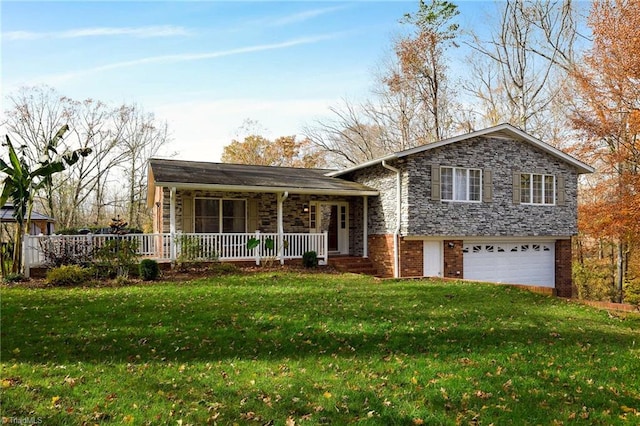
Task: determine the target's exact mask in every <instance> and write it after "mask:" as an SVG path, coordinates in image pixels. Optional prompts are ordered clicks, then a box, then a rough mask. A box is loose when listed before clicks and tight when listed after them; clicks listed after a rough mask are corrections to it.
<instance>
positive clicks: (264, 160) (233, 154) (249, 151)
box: [222, 134, 322, 168]
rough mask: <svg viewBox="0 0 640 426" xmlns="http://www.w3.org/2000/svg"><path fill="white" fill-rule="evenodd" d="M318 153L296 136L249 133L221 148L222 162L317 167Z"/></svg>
mask: <svg viewBox="0 0 640 426" xmlns="http://www.w3.org/2000/svg"><path fill="white" fill-rule="evenodd" d="M321 159H322V156H321V153H320V152H318V151H312V150H310V142H309V140H308V139H303V140H301V141H298V140H296V136H281V137H279V138H276V139H274V140H269V139H267V138H265V137H264V136H260V135H255V134H251V135H249V136H246V137H245V138H244V139H243V140H242V141H239V140H235V139H234V140H233V141H231V143H230V144H229V145H227V146H225V147H224V150H223V151H222V161H223V162H224V163H236V164H254V165H260V166H282V167H306V168H309V167H318V166H319V165H320V164H321Z"/></svg>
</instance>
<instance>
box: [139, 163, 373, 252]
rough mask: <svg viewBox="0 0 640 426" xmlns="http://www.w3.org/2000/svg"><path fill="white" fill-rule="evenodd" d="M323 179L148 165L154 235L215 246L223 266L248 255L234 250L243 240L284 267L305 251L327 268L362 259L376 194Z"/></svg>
mask: <svg viewBox="0 0 640 426" xmlns="http://www.w3.org/2000/svg"><path fill="white" fill-rule="evenodd" d="M328 173H330V170H324V169H299V168H288V167H271V166H250V165H238V164H223V163H202V162H191V161H178V160H159V159H152V160H151V161H150V167H149V179H148V181H149V186H148V191H149V192H148V194H147V202H148V205H149V207H151V208H152V209H153V213H154V214H153V217H154V224H153V228H154V233H157V234H169V235H174V236H175V235H180V234H182V235H190V236H191V237H192V238H200V239H202V241H208V239H215V241H217V243H216V250H217V253H218V254H219V256H218V257H219V258H220V259H221V260H226V259H232V258H236V257H237V256H235V255H231V254H230V253H231V252H234V253H235V252H238V253H242V256H244V255H246V254H247V253H243V251H242V250H239V249H237V247H239V246H246V244H247V242H246V241H245V240H247V241H248V240H253V241H254V243H255V241H256V240H259V241H260V243H259V244H258V246H257V248H258V249H259V250H263V251H264V250H265V249H266V250H267V251H273V253H271V255H273V256H276V257H277V259H278V260H279V261H280V262H281V263H284V261H285V260H286V259H291V258H298V257H302V254H304V252H305V251H315V252H316V253H317V254H318V257H319V258H321V259H322V260H323V261H325V262H326V259H327V256H328V255H330V254H331V255H333V254H341V255H352V256H362V257H367V256H368V247H367V239H368V238H367V234H368V229H367V228H368V226H367V223H368V220H369V218H368V197H371V196H377V195H378V191H377V190H375V189H372V188H369V187H367V186H365V185H362V184H359V183H356V182H351V181H347V180H343V179H339V178H333V177H330V176H327V174H328ZM203 234H204V235H211V237H204V236H203ZM249 245H251V244H249ZM231 247H236V248H235V249H233V248H231ZM252 255H253V254H252Z"/></svg>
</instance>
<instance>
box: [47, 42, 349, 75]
mask: <svg viewBox="0 0 640 426" xmlns="http://www.w3.org/2000/svg"><path fill="white" fill-rule="evenodd" d="M341 34H342V33H334V34H324V35H319V36H314V37H303V38H298V39H293V40H288V41H284V42H280V43H272V44H259V45H255V46H247V47H240V48H237V49H230V50H221V51H217V52H204V53H184V54H176V55H161V56H150V57H147V58H140V59H135V60H132V61H122V62H114V63H111V64H106V65H100V66H98V67H94V68H88V69H85V70H80V71H74V72H70V73H65V74H58V75H54V76H51V77H50V78H48V79H47V80H48V81H49V82H50V84H51V83H52V82H55V83H61V82H64V81H67V80H70V79H73V78H77V77H79V76H82V75H86V74H91V73H97V72H102V71H110V70H114V69H120V68H130V67H135V66H138V65H147V64H158V63H165V64H166V63H177V62H188V61H199V60H205V59H215V58H221V57H225V56H232V55H241V54H245V53H253V52H262V51H265V50H277V49H286V48H289V47H294V46H300V45H304V44H311V43H317V42H320V41H323V40H330V39H334V38H337V37H338V36H340V35H341Z"/></svg>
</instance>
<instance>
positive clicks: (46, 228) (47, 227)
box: [0, 204, 55, 241]
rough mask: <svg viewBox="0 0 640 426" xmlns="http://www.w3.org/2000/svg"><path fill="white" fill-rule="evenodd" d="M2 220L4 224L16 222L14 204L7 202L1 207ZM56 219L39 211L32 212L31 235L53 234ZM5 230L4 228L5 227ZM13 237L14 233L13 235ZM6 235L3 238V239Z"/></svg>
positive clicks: (0, 219)
mask: <svg viewBox="0 0 640 426" xmlns="http://www.w3.org/2000/svg"><path fill="white" fill-rule="evenodd" d="M0 222H1V223H2V224H3V225H4V226H3V228H5V226H6V225H10V226H12V225H13V224H15V223H16V219H15V217H13V204H5V205H4V206H2V208H0ZM54 225H55V219H54V218H52V217H49V216H47V215H44V214H42V213H38V212H36V211H32V212H31V227H30V229H29V234H30V235H40V234H42V235H51V234H53V233H54ZM3 232H4V229H3ZM11 237H13V234H12V235H11ZM5 240H6V237H4V238H3V241H5Z"/></svg>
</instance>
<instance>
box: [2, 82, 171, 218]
mask: <svg viewBox="0 0 640 426" xmlns="http://www.w3.org/2000/svg"><path fill="white" fill-rule="evenodd" d="M8 99H9V100H10V102H11V104H12V106H11V108H10V109H9V110H8V111H7V112H6V116H7V119H6V121H5V123H3V124H4V126H5V127H6V130H7V131H8V132H9V133H11V134H12V136H13V135H15V138H16V140H17V141H18V143H20V144H21V145H24V146H25V150H24V152H25V153H26V155H27V157H28V159H29V161H30V162H31V163H32V164H37V163H38V162H39V161H40V160H41V159H42V158H41V157H42V156H47V155H50V152H49V151H47V150H46V149H45V148H46V146H47V142H48V141H50V140H51V139H52V137H53V135H55V133H56V132H57V129H59V128H60V127H62V125H68V126H69V132H68V133H67V135H66V136H65V138H64V139H63V140H58V141H57V144H58V145H57V146H56V149H57V150H58V152H60V153H62V152H63V151H66V150H71V149H87V148H88V149H91V151H92V155H90V156H87V157H83V158H80V159H79V161H78V162H77V163H76V164H75V165H74V167H73V168H69V169H68V170H66V171H64V172H62V173H60V174H58V175H56V176H55V177H54V178H52V179H51V180H50V181H49V182H47V185H45V186H44V188H43V190H42V193H41V194H39V198H38V199H39V200H40V204H39V205H38V208H39V209H42V210H43V211H44V213H46V214H48V215H51V216H53V217H55V218H56V220H57V222H58V227H62V228H65V227H75V226H86V225H90V224H91V225H100V224H103V223H104V222H105V221H106V220H107V219H109V217H107V215H106V210H105V209H106V208H107V207H109V206H111V207H114V208H115V206H114V204H115V203H116V201H115V199H114V198H113V197H114V196H115V193H114V190H113V187H120V188H121V187H126V188H127V200H128V203H127V210H126V213H127V214H128V215H129V216H130V217H129V221H130V223H131V224H132V225H133V226H141V224H142V222H143V221H144V216H145V214H146V213H145V212H146V210H145V207H144V205H143V203H142V201H141V200H143V199H144V198H145V197H144V187H145V184H146V167H147V159H148V158H149V157H151V156H153V155H156V153H158V151H159V150H160V148H162V147H163V146H164V145H165V144H166V143H167V142H168V130H167V124H166V123H160V122H158V120H156V119H155V117H154V116H153V115H152V114H145V113H144V112H143V111H142V110H141V108H140V107H137V106H135V105H133V106H130V105H122V106H120V107H117V108H114V107H112V106H109V105H107V104H105V103H103V102H101V101H97V100H94V99H86V100H83V101H77V100H74V99H71V98H69V97H66V96H62V95H60V94H59V93H57V92H56V91H55V90H53V89H51V88H49V87H46V86H40V87H31V88H24V89H21V90H20V91H18V92H17V93H16V94H14V95H11V96H9V97H8ZM118 168H121V169H124V170H126V178H125V181H126V182H127V183H126V185H122V179H118V176H117V175H116V173H115V172H116V171H117V170H118Z"/></svg>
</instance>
